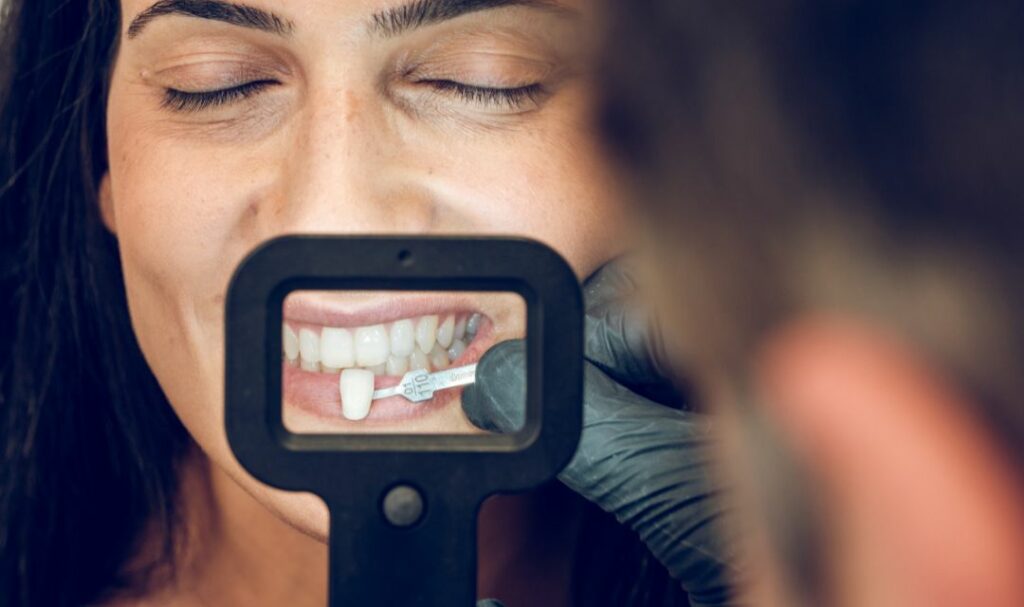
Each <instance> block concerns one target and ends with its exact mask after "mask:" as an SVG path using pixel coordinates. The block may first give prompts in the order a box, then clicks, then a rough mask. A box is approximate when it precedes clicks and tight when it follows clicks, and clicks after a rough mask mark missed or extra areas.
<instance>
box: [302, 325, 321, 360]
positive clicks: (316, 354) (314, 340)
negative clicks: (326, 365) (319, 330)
mask: <svg viewBox="0 0 1024 607" xmlns="http://www.w3.org/2000/svg"><path fill="white" fill-rule="evenodd" d="M299 354H300V355H301V356H302V362H303V363H304V364H305V363H309V364H310V365H312V364H317V363H319V362H320V336H318V335H317V334H316V333H315V332H313V331H311V330H310V329H299ZM303 368H305V367H303Z"/></svg>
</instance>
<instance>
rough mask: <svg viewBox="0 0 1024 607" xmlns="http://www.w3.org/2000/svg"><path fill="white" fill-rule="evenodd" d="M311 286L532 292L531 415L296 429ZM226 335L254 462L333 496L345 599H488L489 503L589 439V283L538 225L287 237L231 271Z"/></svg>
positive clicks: (457, 378)
mask: <svg viewBox="0 0 1024 607" xmlns="http://www.w3.org/2000/svg"><path fill="white" fill-rule="evenodd" d="M309 290H313V291H381V290H384V291H435V292H439V291H464V292H491V293H515V294H518V295H519V296H520V297H521V298H522V299H523V300H524V301H525V302H526V361H525V364H526V369H525V370H526V391H525V392H526V402H525V403H524V405H525V412H526V416H525V421H524V423H523V426H522V427H521V428H520V429H519V430H518V431H516V432H510V433H507V434H491V433H486V432H469V433H459V434H377V433H326V434H300V433H295V432H292V431H290V430H289V429H288V428H287V427H286V426H285V424H284V419H283V414H282V367H283V366H284V365H282V364H281V335H282V325H283V313H282V308H283V304H284V300H285V298H286V297H287V296H288V295H289V294H290V293H292V292H295V291H309ZM225 341H226V345H225V365H224V368H225V391H224V393H225V411H224V412H225V415H224V419H225V430H226V432H227V438H228V444H229V445H230V447H231V450H232V452H233V453H234V455H235V457H236V458H237V460H238V462H239V463H240V464H241V465H242V466H243V467H244V468H245V470H247V471H248V472H249V473H250V474H252V475H253V476H254V477H255V478H256V479H258V480H259V481H261V482H263V483H266V484H268V485H270V486H272V487H276V488H278V489H283V490H286V491H303V492H310V493H313V494H316V495H318V496H319V497H320V498H321V499H322V500H323V501H324V503H325V504H326V505H327V508H328V510H329V511H330V531H329V543H330V549H329V564H328V567H329V574H330V575H329V586H328V604H329V606H330V607H351V606H353V605H359V606H364V605H365V606H368V607H372V606H377V605H381V606H391V605H401V606H402V607H434V606H436V607H473V606H474V605H475V604H476V578H477V575H476V562H477V559H476V549H477V538H476V529H477V513H478V511H479V508H480V505H481V504H482V503H483V501H484V499H486V498H487V497H488V496H490V495H493V494H495V493H506V492H515V491H525V490H527V489H530V488H533V487H536V486H539V485H541V484H542V483H544V482H546V481H548V480H550V479H551V478H553V477H554V476H555V475H556V474H557V473H558V472H559V471H560V470H561V469H562V468H563V467H564V466H565V465H566V464H567V463H568V462H569V460H570V458H571V457H572V455H573V454H574V453H575V451H576V447H577V444H578V442H579V436H580V429H581V427H582V418H583V407H582V400H583V297H582V293H581V291H580V285H579V282H578V280H577V278H576V275H575V273H574V272H573V270H572V268H571V267H570V266H569V264H568V263H566V262H565V260H564V259H562V258H561V257H560V256H559V255H558V254H557V253H555V252H554V251H553V250H552V249H550V248H549V247H547V246H545V245H543V244H541V243H538V242H535V241H530V240H525V239H506V238H452V237H436V236H435V237H415V236H408V235H403V236H358V237H339V236H322V235H321V236H312V235H308V236H307V235H293V236H283V237H280V238H276V239H273V240H271V241H268V242H266V243H264V244H262V245H260V246H259V247H258V248H257V249H256V250H255V251H253V252H252V253H250V254H249V256H248V257H246V259H245V260H244V261H243V262H242V264H241V265H240V266H239V267H238V269H237V270H236V271H235V274H234V276H233V277H232V279H231V284H230V286H229V288H228V293H227V301H226V306H225ZM475 370H476V369H475V365H468V366H465V367H456V368H451V369H447V370H444V371H439V372H436V373H425V372H422V371H414V372H411V373H406V374H405V375H404V376H403V378H402V382H401V383H400V384H399V385H398V386H394V387H391V388H386V389H384V390H379V391H377V392H375V393H374V394H373V397H374V399H379V398H383V397H385V395H384V394H381V393H382V392H386V393H387V394H391V395H400V396H403V397H406V398H408V399H409V400H411V401H413V402H422V401H423V400H428V399H429V398H430V397H431V396H433V394H434V393H435V392H436V391H438V390H447V389H450V388H453V387H457V386H460V385H469V384H471V383H473V382H474V381H475ZM407 390H408V391H407ZM388 391H393V393H392V392H388Z"/></svg>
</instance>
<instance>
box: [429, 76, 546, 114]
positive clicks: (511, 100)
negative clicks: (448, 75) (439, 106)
mask: <svg viewBox="0 0 1024 607" xmlns="http://www.w3.org/2000/svg"><path fill="white" fill-rule="evenodd" d="M419 84H425V85H429V86H431V87H433V88H434V89H436V90H438V91H440V92H442V93H448V94H451V95H454V96H455V97H457V98H459V99H460V100H462V101H467V102H469V103H473V104H476V105H483V106H488V107H493V108H496V109H504V110H513V111H514V110H523V109H529V108H530V107H531V106H532V107H536V104H537V102H538V98H539V97H540V96H541V94H542V93H543V92H544V87H543V85H541V84H540V83H534V84H528V85H525V86H518V87H511V88H493V87H483V86H474V85H470V84H465V83H462V82H456V81H454V80H420V81H419Z"/></svg>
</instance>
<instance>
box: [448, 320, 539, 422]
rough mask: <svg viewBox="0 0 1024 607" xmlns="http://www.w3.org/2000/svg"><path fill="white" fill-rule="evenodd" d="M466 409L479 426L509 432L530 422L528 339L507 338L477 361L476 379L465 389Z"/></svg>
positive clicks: (463, 404) (464, 404) (464, 402)
mask: <svg viewBox="0 0 1024 607" xmlns="http://www.w3.org/2000/svg"><path fill="white" fill-rule="evenodd" d="M462 410H463V412H465V414H466V417H468V418H469V421H470V422H472V424H473V425H474V426H476V427H477V428H480V429H483V430H487V431H489V432H497V433H499V434H505V433H509V432H515V431H516V430H518V429H519V428H522V427H523V424H524V423H525V422H526V342H525V341H523V340H519V339H513V340H509V341H503V342H501V343H499V344H497V345H495V346H494V347H492V348H491V349H490V350H488V351H487V352H486V353H484V355H483V357H482V358H481V359H480V360H479V361H478V362H477V365H476V382H475V383H473V384H470V385H468V386H466V387H465V389H464V390H463V391H462Z"/></svg>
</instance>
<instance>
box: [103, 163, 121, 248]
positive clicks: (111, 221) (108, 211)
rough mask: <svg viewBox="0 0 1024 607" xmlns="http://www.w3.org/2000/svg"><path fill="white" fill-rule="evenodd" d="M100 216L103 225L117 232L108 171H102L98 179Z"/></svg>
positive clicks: (114, 232)
mask: <svg viewBox="0 0 1024 607" xmlns="http://www.w3.org/2000/svg"><path fill="white" fill-rule="evenodd" d="M100 217H101V218H102V219H103V225H105V226H107V229H108V230H110V231H111V232H112V233H113V234H115V235H116V234H117V217H116V216H115V215H114V194H113V190H112V189H111V186H110V173H109V172H107V173H104V174H103V178H102V179H101V180H100Z"/></svg>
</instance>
